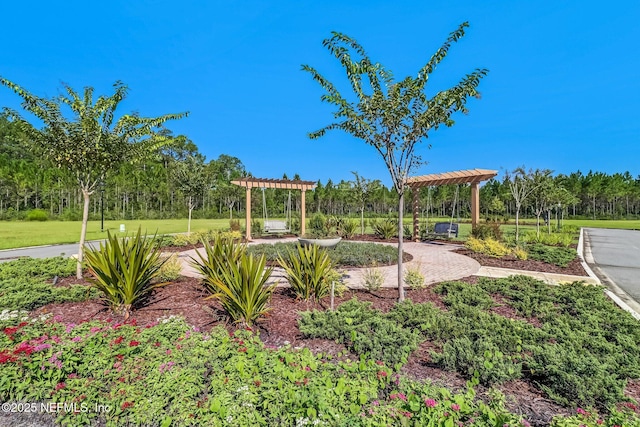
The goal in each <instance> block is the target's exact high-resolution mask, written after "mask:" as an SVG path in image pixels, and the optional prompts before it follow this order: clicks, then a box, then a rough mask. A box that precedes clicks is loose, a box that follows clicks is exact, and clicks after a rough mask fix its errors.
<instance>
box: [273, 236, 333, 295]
mask: <svg viewBox="0 0 640 427" xmlns="http://www.w3.org/2000/svg"><path fill="white" fill-rule="evenodd" d="M278 263H279V264H280V266H281V267H282V268H283V269H284V271H285V273H286V275H287V280H288V282H289V285H290V286H291V289H292V290H293V292H294V293H295V294H296V296H297V297H298V298H301V299H303V300H304V301H309V300H310V299H313V300H316V301H319V300H320V299H321V298H324V297H325V296H327V295H328V294H329V286H330V283H329V282H328V281H327V276H328V275H329V273H330V272H331V271H332V270H333V268H334V265H333V262H332V261H331V258H330V257H329V254H328V253H327V251H326V250H324V249H320V248H319V247H318V246H316V245H311V246H302V245H298V246H297V248H296V251H295V252H294V251H291V252H289V254H288V255H287V256H286V257H283V256H280V258H279V259H278Z"/></svg>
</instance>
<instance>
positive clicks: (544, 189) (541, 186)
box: [531, 169, 554, 236]
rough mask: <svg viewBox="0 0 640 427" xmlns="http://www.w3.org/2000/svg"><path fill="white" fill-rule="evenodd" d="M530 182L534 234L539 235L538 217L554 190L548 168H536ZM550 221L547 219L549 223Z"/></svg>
mask: <svg viewBox="0 0 640 427" xmlns="http://www.w3.org/2000/svg"><path fill="white" fill-rule="evenodd" d="M531 184H532V187H531V198H532V199H533V213H534V214H535V215H536V234H537V235H538V236H540V217H541V216H542V214H543V213H544V212H547V211H548V208H549V206H550V204H551V197H552V196H553V191H554V187H553V178H551V171H550V170H549V169H543V170H540V169H536V170H535V171H533V173H532V174H531ZM547 213H548V212H547ZM547 218H548V217H547ZM550 222H551V221H548V223H549V224H550Z"/></svg>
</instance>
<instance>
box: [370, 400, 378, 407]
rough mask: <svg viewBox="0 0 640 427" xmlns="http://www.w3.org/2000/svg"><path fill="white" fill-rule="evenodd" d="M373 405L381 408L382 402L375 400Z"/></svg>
mask: <svg viewBox="0 0 640 427" xmlns="http://www.w3.org/2000/svg"><path fill="white" fill-rule="evenodd" d="M371 404H372V405H373V406H380V402H379V401H377V400H374V401H373V402H371Z"/></svg>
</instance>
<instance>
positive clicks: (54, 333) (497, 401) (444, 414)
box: [0, 259, 640, 427]
mask: <svg viewBox="0 0 640 427" xmlns="http://www.w3.org/2000/svg"><path fill="white" fill-rule="evenodd" d="M21 263H22V264H23V265H22V266H21V267H18V268H16V264H15V263H9V264H4V265H0V277H4V279H0V280H3V281H1V282H0V286H2V285H3V284H4V283H5V281H6V275H5V276H2V273H1V271H10V275H11V277H12V278H14V279H15V278H16V277H17V278H18V280H25V281H24V283H25V286H24V289H23V292H24V293H25V295H27V296H28V295H29V293H30V292H31V289H32V287H33V288H34V289H40V287H42V286H46V287H47V289H49V290H51V291H52V294H53V295H56V298H54V299H53V300H51V301H50V302H47V304H45V305H43V306H41V307H38V305H39V304H33V305H31V306H30V307H29V309H32V311H31V312H29V313H26V312H20V311H14V310H18V309H19V308H20V307H19V306H15V304H16V302H15V301H16V300H15V299H11V298H10V296H9V294H7V293H6V292H5V293H2V291H0V308H5V309H7V310H9V311H5V312H3V320H0V328H2V331H3V333H0V354H1V359H0V362H2V363H0V373H1V374H0V378H2V380H1V381H2V382H0V398H1V399H2V400H3V401H10V402H19V401H20V402H44V401H49V402H76V403H78V404H82V403H83V402H84V403H87V404H90V405H94V404H102V405H106V406H109V408H110V409H111V411H109V412H102V413H98V412H91V411H87V412H82V410H80V411H79V413H77V414H72V413H67V412H65V411H60V413H58V416H59V419H58V421H61V422H67V423H71V424H74V425H75V424H79V425H84V424H86V423H87V422H91V421H96V420H102V421H100V422H106V423H107V424H109V425H122V424H125V423H130V424H131V425H312V424H313V423H314V421H315V423H316V425H416V426H418V425H428V423H430V422H431V423H433V425H442V426H449V425H458V424H457V423H458V422H461V423H462V425H477V426H489V425H491V426H502V425H509V426H516V425H522V426H526V425H549V424H551V425H554V426H574V425H575V426H579V425H587V426H596V425H600V424H599V423H598V420H602V419H604V421H602V425H607V426H610V427H611V426H614V425H620V426H622V425H625V426H627V425H637V423H638V420H637V418H633V416H634V415H633V414H632V413H633V411H634V410H635V409H636V407H635V406H634V404H633V403H629V404H625V403H624V400H625V395H626V396H628V397H632V398H636V399H637V398H639V397H640V395H639V393H638V391H639V389H640V387H638V383H637V382H636V381H634V380H635V379H637V378H638V377H640V373H639V372H638V369H639V368H638V367H639V366H640V352H639V351H638V344H639V343H640V325H638V324H637V322H636V321H635V320H634V319H633V318H631V317H630V316H629V315H627V314H626V313H624V312H622V311H620V310H619V309H618V308H617V307H616V306H615V305H613V304H612V303H611V302H610V301H609V300H607V299H606V298H605V297H604V296H603V294H602V291H601V289H599V288H595V287H589V286H583V285H580V284H574V285H571V286H562V287H549V286H546V285H544V284H542V283H540V282H536V281H535V280H532V279H528V278H524V277H515V278H509V279H502V280H497V281H496V280H490V279H479V278H475V277H474V278H469V279H465V280H463V281H459V282H450V283H443V284H439V285H434V286H430V287H428V288H426V289H420V290H418V289H417V290H408V291H407V297H408V299H410V300H411V302H407V303H404V304H401V305H398V304H397V303H396V299H397V291H396V290H393V289H381V290H378V291H376V292H367V291H346V292H344V294H343V295H341V296H338V297H337V298H336V305H337V309H336V311H334V312H330V311H327V306H328V301H327V299H326V298H321V299H319V300H318V299H313V298H310V299H308V300H306V301H305V300H301V299H300V298H296V295H295V293H294V291H293V290H292V289H290V288H277V289H275V290H274V291H273V293H272V295H271V298H270V300H269V302H268V308H269V309H270V311H269V312H268V313H267V315H266V316H265V317H264V320H259V321H258V322H257V323H256V324H255V326H253V328H252V331H247V330H244V329H242V328H240V329H241V330H240V331H239V332H236V329H237V327H236V326H234V325H233V324H232V319H231V318H230V316H229V312H228V311H227V310H225V309H224V306H223V305H222V304H221V303H220V302H218V301H217V300H215V299H207V297H208V296H209V295H210V292H209V291H208V290H207V286H208V285H207V286H205V285H204V284H202V283H201V281H200V280H197V279H190V278H183V277H181V278H178V279H176V280H173V281H172V282H171V283H170V284H168V285H166V286H163V287H158V288H156V289H155V290H154V291H153V292H152V293H151V294H150V296H149V298H148V299H147V300H146V301H145V302H144V304H142V305H140V306H137V307H136V309H135V310H133V311H132V312H131V317H130V318H129V319H128V320H127V321H126V322H125V321H124V317H123V315H122V314H114V313H113V312H112V311H111V310H110V309H109V307H107V306H105V305H104V304H103V303H101V302H100V300H98V299H96V298H95V294H94V293H92V292H93V291H91V290H89V288H88V285H87V282H86V281H84V280H83V281H80V282H79V283H80V285H79V286H78V288H80V289H83V290H84V292H80V293H78V292H77V290H76V288H74V287H72V286H70V284H71V283H73V282H75V280H73V279H71V278H65V279H63V280H58V281H57V282H56V285H55V286H54V285H53V284H52V279H53V276H54V275H60V276H62V275H65V274H66V275H69V276H70V275H71V274H72V271H73V263H70V262H69V261H65V260H62V259H56V260H51V261H46V263H45V264H43V266H44V267H38V263H41V261H37V260H33V261H21ZM21 271H22V272H21ZM20 276H22V277H20ZM27 277H29V278H30V279H29V280H26V278H27ZM35 283H38V286H35V285H34V284H35ZM2 289H4V288H2ZM38 292H40V291H38ZM67 293H68V294H71V295H83V296H84V298H77V297H74V300H72V301H70V300H67V299H66V298H67V296H66V294H67ZM78 299H80V301H79V300H78ZM83 299H84V300H83ZM368 304H369V305H368ZM182 319H184V320H182ZM305 349H306V350H305ZM314 354H316V355H315V356H314ZM627 380H631V381H628V382H627ZM625 385H626V391H625ZM469 387H473V389H472V390H473V391H471V389H469ZM447 390H449V391H447ZM452 393H458V394H452ZM501 393H504V395H505V396H506V397H504V398H503V397H501V396H502V394H501ZM503 399H504V405H505V406H504V407H503V406H502V405H503V404H502V403H501V402H502V401H503ZM487 403H488V404H487ZM80 409H82V406H80ZM576 411H577V412H576ZM597 413H600V414H602V415H597ZM512 414H518V415H512ZM520 416H524V419H525V421H519V418H520ZM554 416H561V418H557V419H556V420H555V421H552V419H553V417H554ZM567 417H570V418H567ZM316 420H317V421H316ZM0 421H2V420H1V419H0ZM634 423H635V424H634ZM34 425H39V424H37V423H36V424H34Z"/></svg>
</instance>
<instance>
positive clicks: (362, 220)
mask: <svg viewBox="0 0 640 427" xmlns="http://www.w3.org/2000/svg"><path fill="white" fill-rule="evenodd" d="M360 234H364V206H362V208H360Z"/></svg>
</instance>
